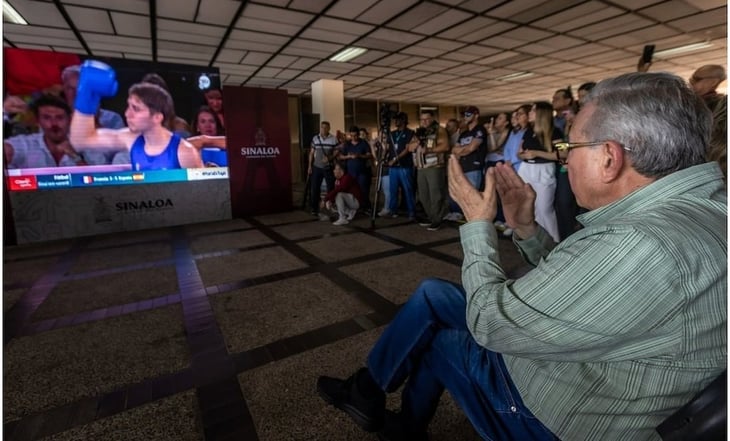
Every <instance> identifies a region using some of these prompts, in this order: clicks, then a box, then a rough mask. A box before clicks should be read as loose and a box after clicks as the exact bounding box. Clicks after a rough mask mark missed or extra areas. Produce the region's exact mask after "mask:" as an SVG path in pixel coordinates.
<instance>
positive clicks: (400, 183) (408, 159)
mask: <svg viewBox="0 0 730 441" xmlns="http://www.w3.org/2000/svg"><path fill="white" fill-rule="evenodd" d="M393 119H394V121H395V126H396V130H394V131H392V132H390V136H389V137H388V143H389V144H390V145H389V149H390V150H391V155H390V158H391V159H390V160H389V161H388V162H387V164H388V166H389V167H390V171H389V176H390V179H389V180H390V188H389V189H387V190H388V191H389V192H390V198H389V201H388V202H389V203H390V205H389V206H388V207H387V209H388V214H387V215H389V216H391V217H398V214H397V211H398V188H402V189H403V198H404V199H405V201H406V208H407V209H408V218H409V219H411V220H415V219H416V200H415V192H414V189H413V155H412V154H411V151H410V150H409V148H408V147H409V146H408V145H409V144H410V143H411V140H413V139H414V132H413V130H411V129H409V128H408V127H407V126H408V115H407V114H405V113H404V112H399V113H397V114H396V115H395V117H394V118H393Z"/></svg>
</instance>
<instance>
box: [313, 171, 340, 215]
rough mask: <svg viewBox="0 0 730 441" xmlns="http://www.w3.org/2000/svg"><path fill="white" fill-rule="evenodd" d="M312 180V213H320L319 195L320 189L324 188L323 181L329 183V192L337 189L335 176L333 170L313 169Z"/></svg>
mask: <svg viewBox="0 0 730 441" xmlns="http://www.w3.org/2000/svg"><path fill="white" fill-rule="evenodd" d="M309 179H310V181H311V182H310V189H311V193H310V196H311V197H310V199H311V201H310V202H311V206H312V211H314V212H315V213H316V212H318V211H319V202H320V199H319V194H320V188H321V187H322V180H323V179H324V180H325V182H327V191H332V189H333V188H335V175H334V172H333V171H332V169H331V168H327V169H325V168H319V167H312V177H311V178H309Z"/></svg>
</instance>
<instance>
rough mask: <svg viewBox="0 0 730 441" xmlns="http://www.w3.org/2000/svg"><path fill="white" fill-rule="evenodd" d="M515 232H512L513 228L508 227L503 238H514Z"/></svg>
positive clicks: (503, 232) (503, 233)
mask: <svg viewBox="0 0 730 441" xmlns="http://www.w3.org/2000/svg"><path fill="white" fill-rule="evenodd" d="M513 232H514V231H512V228H509V227H507V228H505V229H504V231H502V236H504V237H510V236H512V233H513Z"/></svg>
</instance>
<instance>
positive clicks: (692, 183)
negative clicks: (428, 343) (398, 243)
mask: <svg viewBox="0 0 730 441" xmlns="http://www.w3.org/2000/svg"><path fill="white" fill-rule="evenodd" d="M579 221H580V222H581V223H582V224H583V225H584V226H585V228H583V229H582V230H579V231H577V232H576V233H574V234H573V235H572V236H570V237H569V238H567V239H566V240H564V241H563V242H561V243H560V244H558V245H555V244H554V243H553V242H552V241H551V240H550V238H549V236H548V235H547V234H546V233H545V232H544V230H542V229H539V230H538V233H537V234H536V235H535V236H533V237H531V238H529V239H527V240H524V241H519V240H517V241H515V242H516V243H517V245H518V247H519V249H520V252H521V253H522V255H523V257H524V258H525V259H526V260H527V262H528V263H530V264H531V265H534V266H535V267H534V268H533V269H532V270H531V271H530V272H529V273H528V274H526V275H525V276H523V277H521V278H519V279H517V280H508V279H507V277H506V275H505V273H504V271H503V270H502V268H501V266H500V260H499V254H498V252H497V241H498V240H499V239H498V238H497V234H496V233H495V231H494V227H493V226H492V225H491V223H488V222H484V221H475V222H469V223H467V224H465V225H463V226H461V229H460V230H461V243H462V246H463V248H464V263H463V268H462V279H463V283H464V288H465V289H466V295H467V311H466V316H467V324H468V326H469V330H470V331H471V333H472V335H473V336H474V338H475V339H476V341H477V342H478V343H479V344H481V345H482V346H484V347H486V348H488V349H490V350H493V351H496V352H500V353H502V354H503V355H504V360H505V363H506V365H507V368H508V370H509V372H510V375H511V376H512V379H513V381H514V383H515V385H516V386H517V389H518V390H519V391H520V394H521V396H522V399H523V401H524V402H525V404H526V405H527V407H528V408H529V409H530V410H531V411H532V412H533V413H534V414H535V416H537V418H539V419H540V421H542V422H543V423H544V424H545V425H546V426H547V427H548V428H550V430H552V431H553V433H555V434H556V435H557V436H558V437H560V438H561V439H563V440H567V441H569V440H580V441H585V440H629V439H630V440H639V439H659V436H658V434H657V433H656V432H655V429H654V428H655V427H656V426H657V425H658V424H659V423H660V422H661V421H662V420H663V419H665V418H666V417H667V416H669V415H670V414H671V413H672V412H673V411H675V410H676V409H678V408H679V407H681V406H682V405H683V404H685V403H686V402H687V401H689V400H690V399H691V398H692V397H693V396H694V395H695V394H696V393H697V392H699V391H700V390H701V389H702V388H704V387H705V386H706V385H707V384H709V382H710V381H712V380H713V379H714V378H715V377H716V376H717V375H719V374H720V373H721V372H722V370H723V369H725V367H726V361H727V351H726V346H727V342H726V320H727V317H726V311H727V196H726V189H725V185H724V183H723V181H722V174H721V173H720V169H719V167H718V166H717V164H715V163H709V164H702V165H698V166H694V167H691V168H688V169H685V170H681V171H678V172H675V173H672V174H671V175H669V176H666V177H664V178H662V179H659V180H657V181H655V182H654V183H652V184H650V185H648V186H646V187H643V188H641V189H639V190H637V191H635V192H633V193H631V194H629V195H627V196H625V197H624V198H622V199H620V200H618V201H615V202H613V203H611V204H609V205H607V206H604V207H601V208H598V209H596V210H593V211H591V212H589V213H586V214H583V215H581V216H580V217H579Z"/></svg>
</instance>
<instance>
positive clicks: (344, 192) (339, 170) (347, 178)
mask: <svg viewBox="0 0 730 441" xmlns="http://www.w3.org/2000/svg"><path fill="white" fill-rule="evenodd" d="M333 172H334V174H335V188H333V189H332V191H330V192H329V193H327V195H326V196H325V197H324V201H322V204H323V205H324V207H323V208H326V209H327V210H330V211H333V207H334V209H335V210H336V211H337V214H338V219H337V220H336V221H334V222H332V225H347V224H349V223H350V221H351V220H352V218H354V217H355V214H356V213H357V209H358V208H360V207H361V201H362V191H360V185H359V184H358V183H357V180H355V178H354V177H352V176H351V175H350V174H348V173H347V171H346V170H345V166H344V165H343V164H342V163H341V162H339V161H338V162H335V168H334V170H333Z"/></svg>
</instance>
